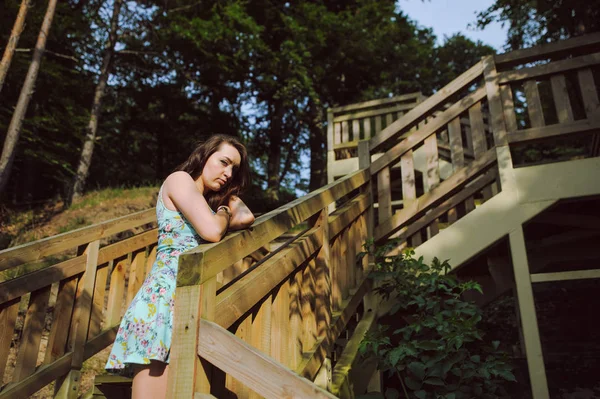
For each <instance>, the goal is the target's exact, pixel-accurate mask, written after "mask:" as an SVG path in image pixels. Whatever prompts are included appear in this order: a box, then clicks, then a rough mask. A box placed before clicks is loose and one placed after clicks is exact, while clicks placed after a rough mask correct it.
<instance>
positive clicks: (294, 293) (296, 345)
mask: <svg viewBox="0 0 600 399" xmlns="http://www.w3.org/2000/svg"><path fill="white" fill-rule="evenodd" d="M300 287H302V273H301V272H300V271H297V272H296V273H294V275H293V276H292V277H291V278H290V291H289V297H290V298H289V304H290V312H289V314H290V328H289V330H288V331H289V341H288V345H289V346H288V348H287V353H288V358H287V364H286V366H287V367H289V368H291V369H295V368H296V366H297V365H298V363H299V362H300V359H301V358H302V342H301V340H300V329H301V328H302V320H301V317H302V316H301V314H302V304H301V301H300V295H301V289H300Z"/></svg>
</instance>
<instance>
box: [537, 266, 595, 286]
mask: <svg viewBox="0 0 600 399" xmlns="http://www.w3.org/2000/svg"><path fill="white" fill-rule="evenodd" d="M591 278H600V269H594V270H573V271H568V272H557V273H536V274H532V275H531V282H532V283H547V282H549V281H567V280H584V279H591Z"/></svg>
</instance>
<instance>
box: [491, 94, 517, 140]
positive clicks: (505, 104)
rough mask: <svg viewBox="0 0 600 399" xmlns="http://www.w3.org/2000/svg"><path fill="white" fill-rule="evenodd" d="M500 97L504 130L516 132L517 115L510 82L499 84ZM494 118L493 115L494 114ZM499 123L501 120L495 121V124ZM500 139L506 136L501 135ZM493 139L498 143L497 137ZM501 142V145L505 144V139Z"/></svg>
mask: <svg viewBox="0 0 600 399" xmlns="http://www.w3.org/2000/svg"><path fill="white" fill-rule="evenodd" d="M500 98H501V101H502V104H501V106H502V108H503V113H504V123H505V124H506V130H507V131H509V132H516V131H517V130H518V129H519V126H518V125H517V116H516V114H515V104H514V100H513V93H512V89H511V87H510V84H505V85H502V86H500ZM492 115H494V113H492ZM494 118H496V116H495V115H494ZM500 123H503V122H502V121H500V122H497V125H498V126H500ZM505 136H506V135H505ZM502 139H503V140H506V137H503V138H502ZM494 141H495V142H496V143H498V139H494ZM501 143H503V144H502V145H505V144H506V142H505V141H502V142H501ZM496 145H498V144H496Z"/></svg>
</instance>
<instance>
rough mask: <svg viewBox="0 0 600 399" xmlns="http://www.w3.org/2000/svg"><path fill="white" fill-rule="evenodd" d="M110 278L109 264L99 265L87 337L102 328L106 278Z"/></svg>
mask: <svg viewBox="0 0 600 399" xmlns="http://www.w3.org/2000/svg"><path fill="white" fill-rule="evenodd" d="M107 278H108V264H106V265H104V266H103V267H99V268H98V270H97V271H96V284H95V286H94V294H93V295H94V296H93V300H92V309H91V315H90V327H89V329H88V335H87V339H88V340H89V339H90V338H93V337H95V336H96V335H98V333H99V332H100V329H101V328H102V322H103V321H104V317H103V313H104V296H105V295H106V280H107Z"/></svg>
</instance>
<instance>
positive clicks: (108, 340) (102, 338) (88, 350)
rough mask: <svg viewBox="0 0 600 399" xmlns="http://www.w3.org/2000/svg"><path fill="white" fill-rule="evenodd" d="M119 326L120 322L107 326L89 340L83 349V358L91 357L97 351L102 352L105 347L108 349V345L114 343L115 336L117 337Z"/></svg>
mask: <svg viewBox="0 0 600 399" xmlns="http://www.w3.org/2000/svg"><path fill="white" fill-rule="evenodd" d="M119 327H120V324H115V325H112V326H110V327H108V328H105V329H103V330H102V332H101V333H100V334H98V335H96V336H95V337H94V338H92V339H90V340H89V341H87V342H86V343H85V348H84V350H83V360H87V359H89V358H90V357H92V356H94V355H95V354H96V353H98V352H100V351H101V350H103V349H106V347H107V346H109V345H111V344H112V343H114V342H115V338H116V337H117V331H118V330H119Z"/></svg>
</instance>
